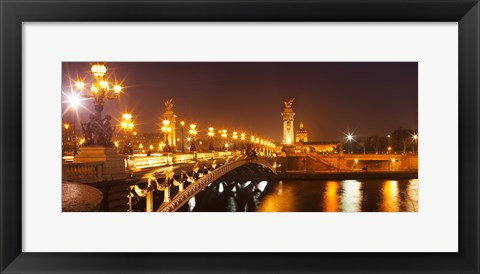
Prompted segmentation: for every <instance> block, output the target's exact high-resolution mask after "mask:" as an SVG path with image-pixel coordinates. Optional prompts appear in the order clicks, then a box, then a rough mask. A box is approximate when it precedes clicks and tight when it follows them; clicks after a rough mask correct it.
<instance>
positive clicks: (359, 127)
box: [62, 62, 418, 142]
mask: <svg viewBox="0 0 480 274" xmlns="http://www.w3.org/2000/svg"><path fill="white" fill-rule="evenodd" d="M92 64H93V62H92V63H87V62H82V63H71V62H67V63H63V83H62V92H63V93H66V94H70V92H71V90H72V89H73V88H72V85H73V84H74V81H75V80H76V79H77V77H81V78H83V79H84V81H85V83H86V85H85V86H86V88H85V89H86V90H88V91H89V87H90V85H88V84H87V83H91V80H92V77H93V76H92V74H91V72H90V68H91V65H92ZM105 64H106V66H107V69H108V71H107V76H108V77H109V81H110V82H114V81H115V80H117V81H119V82H122V85H123V86H124V90H123V93H122V95H121V96H120V97H121V98H120V99H119V100H117V101H115V100H113V101H108V102H107V104H106V106H105V111H104V113H108V114H110V115H111V116H112V117H113V118H115V119H117V120H118V121H119V120H120V119H121V114H122V113H124V112H130V113H132V115H133V117H134V120H135V125H136V130H137V131H138V132H140V133H154V132H160V124H161V115H162V114H163V112H164V105H163V101H164V100H167V99H170V98H173V99H174V101H175V105H174V107H173V110H174V113H175V114H176V115H178V118H177V119H178V120H177V121H178V122H179V121H180V120H185V121H186V122H187V124H189V123H191V122H195V123H197V124H198V126H199V130H200V135H201V136H204V137H205V136H206V132H207V128H208V127H209V126H213V127H214V128H215V129H216V130H218V129H223V128H226V129H228V130H229V132H231V131H233V130H236V131H238V132H243V131H244V132H246V133H247V134H249V135H250V134H254V135H255V136H259V137H264V138H267V139H269V140H272V141H275V142H280V141H281V140H282V116H281V114H280V113H281V112H282V110H283V103H282V101H283V100H286V99H290V98H295V101H294V103H293V111H294V112H295V113H296V115H295V129H297V128H298V125H299V124H300V121H303V123H304V125H305V128H306V129H307V130H308V135H309V141H333V140H340V139H341V138H344V134H346V133H347V132H349V131H350V132H354V136H372V135H378V136H386V135H387V134H389V133H390V132H392V131H393V130H395V129H397V128H399V127H403V128H407V129H414V130H417V127H418V66H417V63H416V62H401V63H398V62H397V63H377V62H371V63H364V62H356V63H325V62H321V63H317V62H311V63H306V62H299V63H294V62H274V63H272V62H252V63H248V62H247V63H240V62H231V63H229V62H224V63H211V62H205V63H196V62H193V63H189V62H175V63H168V62H152V63H144V62H139V63H133V62H107V63H105ZM66 100H67V99H66V97H65V96H63V97H62V101H66ZM91 100H92V99H89V101H83V102H82V104H83V105H84V106H85V107H86V108H88V109H90V110H91V111H93V103H92V102H91ZM66 107H67V105H66V104H63V105H62V108H63V110H64V111H65V109H66ZM68 113H69V112H67V114H65V118H68V117H70V116H69V115H70V114H68ZM79 115H80V120H81V121H82V122H86V121H87V120H88V110H86V109H82V108H79ZM177 127H179V125H178V124H177Z"/></svg>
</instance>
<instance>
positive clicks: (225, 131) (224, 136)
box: [222, 129, 228, 151]
mask: <svg viewBox="0 0 480 274" xmlns="http://www.w3.org/2000/svg"><path fill="white" fill-rule="evenodd" d="M222 138H223V149H224V150H225V151H227V150H228V149H227V147H226V146H225V144H226V143H227V130H226V129H223V130H222Z"/></svg>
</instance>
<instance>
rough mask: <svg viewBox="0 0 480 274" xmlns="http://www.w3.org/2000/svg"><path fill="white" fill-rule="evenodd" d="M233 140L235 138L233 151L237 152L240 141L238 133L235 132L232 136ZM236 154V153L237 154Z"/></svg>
mask: <svg viewBox="0 0 480 274" xmlns="http://www.w3.org/2000/svg"><path fill="white" fill-rule="evenodd" d="M232 138H233V141H234V142H233V149H234V150H235V151H236V150H237V139H238V136H237V132H236V131H235V132H233V135H232ZM235 153H236V152H235Z"/></svg>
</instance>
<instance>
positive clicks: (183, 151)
mask: <svg viewBox="0 0 480 274" xmlns="http://www.w3.org/2000/svg"><path fill="white" fill-rule="evenodd" d="M180 125H181V126H182V153H185V148H184V146H183V140H184V139H183V126H184V125H185V121H181V122H180Z"/></svg>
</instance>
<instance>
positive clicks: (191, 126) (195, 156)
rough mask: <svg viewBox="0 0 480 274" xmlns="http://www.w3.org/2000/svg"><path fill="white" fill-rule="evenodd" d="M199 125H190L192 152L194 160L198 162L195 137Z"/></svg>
mask: <svg viewBox="0 0 480 274" xmlns="http://www.w3.org/2000/svg"><path fill="white" fill-rule="evenodd" d="M196 128H197V125H195V124H190V130H189V131H188V133H189V134H190V138H191V141H190V151H191V152H193V160H197V153H196V151H197V148H196V147H195V136H196V135H197V129H196Z"/></svg>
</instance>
